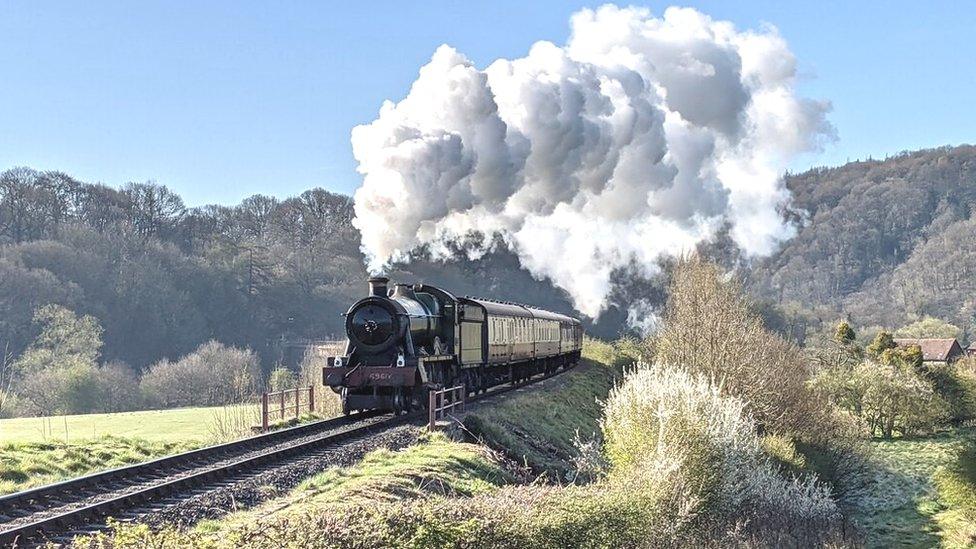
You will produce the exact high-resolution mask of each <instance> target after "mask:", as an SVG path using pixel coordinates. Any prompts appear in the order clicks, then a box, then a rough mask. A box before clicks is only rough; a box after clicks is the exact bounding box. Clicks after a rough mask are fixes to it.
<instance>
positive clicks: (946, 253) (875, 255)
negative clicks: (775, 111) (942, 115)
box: [747, 145, 976, 334]
mask: <svg viewBox="0 0 976 549" xmlns="http://www.w3.org/2000/svg"><path fill="white" fill-rule="evenodd" d="M787 186H788V187H789V188H790V190H791V191H792V193H793V196H794V207H795V211H794V212H792V213H791V215H794V216H795V217H796V219H797V220H798V221H799V222H800V229H799V231H798V234H797V236H796V237H795V238H793V239H792V240H790V241H789V242H787V243H786V244H785V245H784V246H783V248H782V249H781V250H779V252H778V253H776V254H775V255H773V256H772V257H769V258H767V259H765V260H762V261H760V262H758V263H757V264H756V265H754V266H753V267H752V269H751V270H749V271H748V274H747V278H748V280H749V285H750V288H751V290H752V292H753V293H754V294H755V295H756V296H758V297H760V298H762V299H766V300H772V301H773V302H775V303H777V304H778V305H780V306H781V307H782V308H783V309H785V310H787V311H790V314H792V315H794V316H795V317H797V318H799V319H800V322H801V323H802V322H810V323H813V324H817V323H818V322H819V321H830V320H833V319H835V318H837V317H839V316H843V315H845V314H846V315H849V316H850V318H851V320H853V321H854V322H855V323H856V324H858V325H862V326H871V325H884V326H898V325H902V324H904V323H906V322H908V321H911V320H913V319H915V318H917V317H920V316H924V315H932V316H936V317H940V318H944V319H946V320H949V321H950V322H953V323H955V324H956V325H958V326H959V327H961V328H963V329H964V330H965V331H966V332H967V334H969V333H971V332H972V330H973V329H974V326H973V316H974V313H976V295H974V292H973V290H976V278H974V277H973V276H972V273H973V272H974V270H976V238H974V237H976V218H974V213H976V147H973V146H969V145H965V146H960V147H954V148H950V147H943V148H938V149H930V150H923V151H917V152H911V153H902V154H899V155H897V156H894V157H891V158H888V159H885V160H869V161H858V162H851V163H849V164H846V165H844V166H840V167H837V168H818V169H814V170H810V171H807V172H805V173H801V174H797V175H790V176H788V178H787Z"/></svg>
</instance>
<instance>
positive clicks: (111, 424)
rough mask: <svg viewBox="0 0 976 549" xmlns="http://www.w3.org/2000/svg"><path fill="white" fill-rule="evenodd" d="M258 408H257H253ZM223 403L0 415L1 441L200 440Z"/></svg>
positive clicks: (209, 433)
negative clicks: (70, 414) (82, 412)
mask: <svg viewBox="0 0 976 549" xmlns="http://www.w3.org/2000/svg"><path fill="white" fill-rule="evenodd" d="M255 412H257V408H255ZM225 413H226V407H224V406H215V407H211V408H177V409H174V410H146V411H140V412H118V413H113V414H84V415H72V416H50V417H23V418H14V419H0V444H4V445H6V444H12V443H32V442H34V443H53V442H67V443H80V442H84V441H88V440H96V439H99V438H101V437H106V436H110V437H116V438H136V439H141V440H146V441H150V442H157V443H167V442H180V443H190V444H192V443H198V444H203V443H204V442H206V441H209V440H211V439H213V438H214V432H213V431H214V429H215V427H216V423H217V420H218V418H220V417H221V416H223V415H224V414H225Z"/></svg>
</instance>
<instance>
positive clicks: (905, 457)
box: [850, 429, 976, 547]
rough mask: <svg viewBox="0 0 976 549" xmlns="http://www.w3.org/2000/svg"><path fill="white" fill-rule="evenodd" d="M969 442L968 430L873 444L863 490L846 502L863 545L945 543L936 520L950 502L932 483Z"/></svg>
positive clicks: (972, 434) (973, 435)
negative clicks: (862, 534) (860, 534)
mask: <svg viewBox="0 0 976 549" xmlns="http://www.w3.org/2000/svg"><path fill="white" fill-rule="evenodd" d="M974 442H976V431H974V430H972V429H960V430H954V431H951V432H947V433H940V434H938V435H935V436H931V437H924V438H911V439H897V440H889V441H874V442H872V443H871V448H872V452H871V455H870V457H869V460H868V462H867V468H866V470H865V473H864V474H865V477H864V479H863V480H864V482H863V486H862V487H861V489H860V493H858V494H856V495H854V496H853V497H851V498H850V501H851V504H852V505H851V506H852V513H851V518H852V519H853V520H854V522H855V523H857V524H858V525H859V526H860V527H861V528H863V529H864V534H865V538H866V539H865V544H866V546H867V547H937V546H939V545H940V544H941V543H942V542H943V541H945V540H944V532H943V531H942V529H943V524H940V520H939V517H940V516H941V514H942V513H944V512H945V511H946V510H947V509H948V508H949V507H951V506H953V503H952V502H951V501H948V500H946V498H945V497H944V496H943V495H942V494H940V489H939V486H938V483H937V478H938V476H939V475H940V474H942V472H943V471H945V470H946V468H948V467H953V466H955V464H957V463H958V462H959V459H960V456H961V455H963V454H964V453H965V452H967V451H968V450H970V449H971V448H972V447H973V444H974ZM970 472H971V471H970Z"/></svg>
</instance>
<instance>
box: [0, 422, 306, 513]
mask: <svg viewBox="0 0 976 549" xmlns="http://www.w3.org/2000/svg"><path fill="white" fill-rule="evenodd" d="M259 414H260V408H259V407H258V406H256V405H237V406H215V407H204V408H178V409H173V410H147V411H140V412H119V413H113V414H87V415H69V416H52V417H31V418H15V419H3V420H0V494H5V493H10V492H15V491H19V490H25V489H27V488H32V487H35V486H41V485H44V484H49V483H52V482H57V481H60V480H65V479H69V478H73V477H77V476H81V475H85V474H88V473H93V472H96V471H103V470H106V469H112V468H115V467H120V466H123V465H129V464H133V463H140V462H143V461H148V460H150V459H154V458H158V457H162V456H166V455H170V454H173V453H177V452H181V451H185V450H190V449H193V448H198V447H200V446H205V445H207V444H214V443H218V442H223V441H227V440H232V439H235V438H240V437H241V436H244V435H247V434H249V433H250V429H251V427H252V426H254V425H257V424H259V423H260V419H259V418H260V416H259ZM303 419H312V416H306V417H304V418H303ZM289 423H291V422H289Z"/></svg>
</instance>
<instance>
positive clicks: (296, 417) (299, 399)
mask: <svg viewBox="0 0 976 549" xmlns="http://www.w3.org/2000/svg"><path fill="white" fill-rule="evenodd" d="M301 401H302V399H301V397H300V396H299V394H298V387H295V419H298V416H299V415H300V412H299V408H298V406H299V403H301Z"/></svg>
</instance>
